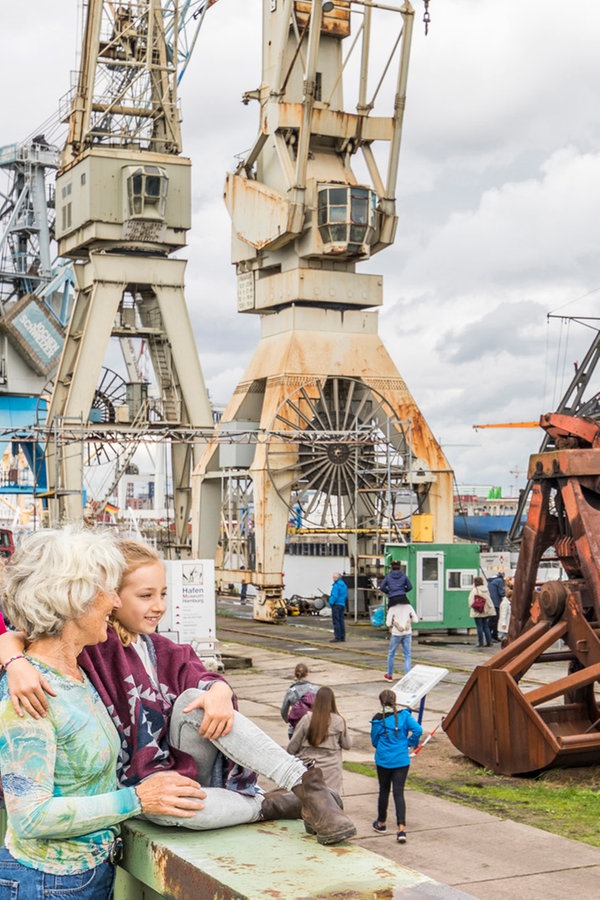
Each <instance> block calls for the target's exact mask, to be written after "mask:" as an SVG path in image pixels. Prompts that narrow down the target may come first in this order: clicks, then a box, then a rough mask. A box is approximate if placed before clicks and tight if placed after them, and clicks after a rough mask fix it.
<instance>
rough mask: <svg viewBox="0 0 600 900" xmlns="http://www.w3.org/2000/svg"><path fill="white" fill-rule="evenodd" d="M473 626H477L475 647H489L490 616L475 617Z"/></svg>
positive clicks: (490, 640) (490, 634) (490, 639)
mask: <svg viewBox="0 0 600 900" xmlns="http://www.w3.org/2000/svg"><path fill="white" fill-rule="evenodd" d="M475 624H476V626H477V646H478V647H483V645H484V644H485V645H486V647H489V646H490V644H491V643H492V633H491V631H490V616H475ZM484 639H485V640H484Z"/></svg>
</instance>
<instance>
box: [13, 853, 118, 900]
mask: <svg viewBox="0 0 600 900" xmlns="http://www.w3.org/2000/svg"><path fill="white" fill-rule="evenodd" d="M114 879H115V867H114V866H113V865H112V863H109V862H104V863H101V864H100V865H99V866H96V867H95V868H94V869H86V871H85V872H79V873H78V874H77V875H49V874H48V872H42V871H41V870H40V869H30V868H29V867H28V866H23V865H21V863H20V862H18V861H17V860H16V859H15V858H14V856H11V855H10V853H9V852H8V850H7V849H6V847H2V848H0V900H50V898H52V900H110V898H111V897H112V895H113V882H114Z"/></svg>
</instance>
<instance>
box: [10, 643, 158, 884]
mask: <svg viewBox="0 0 600 900" xmlns="http://www.w3.org/2000/svg"><path fill="white" fill-rule="evenodd" d="M28 658H29V661H30V662H31V663H32V664H33V665H34V666H36V668H38V669H39V670H40V671H41V672H42V673H43V675H44V677H45V678H46V679H47V680H48V681H49V682H50V684H51V685H52V687H53V688H54V689H55V690H56V692H57V696H56V697H49V698H48V701H49V709H48V713H47V715H46V718H44V719H32V718H30V717H29V716H24V717H23V718H21V717H19V716H18V715H17V714H16V712H15V710H14V707H13V705H12V702H11V700H10V696H9V692H8V683H7V678H6V675H5V676H4V677H3V678H2V681H1V682H0V772H1V773H2V786H3V788H4V797H5V801H6V810H7V818H8V824H7V829H6V838H5V845H6V847H7V849H8V850H9V852H10V853H11V854H12V855H13V856H14V857H15V859H17V860H18V861H19V862H20V863H22V864H23V865H24V866H28V867H29V868H32V869H41V870H42V871H44V872H49V873H51V874H56V875H67V874H74V873H77V872H84V871H85V870H86V869H91V868H94V867H95V866H97V865H99V864H100V863H102V862H104V861H105V860H106V859H107V857H108V851H109V847H110V845H111V843H112V841H113V840H114V838H115V836H116V835H117V834H118V832H119V828H118V827H117V826H118V823H119V822H122V821H123V820H124V819H127V818H129V817H130V816H132V815H137V814H139V813H140V812H141V806H140V802H139V799H138V796H137V794H136V792H135V790H134V788H124V789H123V790H118V789H117V777H116V766H117V756H118V753H119V738H118V735H117V731H116V729H115V726H114V725H113V723H112V721H111V719H110V717H109V715H108V713H107V711H106V708H105V706H104V704H103V703H102V701H101V700H100V698H99V696H98V694H97V693H96V690H95V689H94V687H92V685H91V683H90V682H89V681H88V679H87V676H84V680H83V681H82V682H79V681H77V680H76V679H74V678H69V677H67V676H65V675H62V674H61V673H60V672H57V671H56V670H55V669H52V668H50V667H49V666H47V665H45V664H44V663H41V662H40V661H39V660H36V659H34V658H32V657H28Z"/></svg>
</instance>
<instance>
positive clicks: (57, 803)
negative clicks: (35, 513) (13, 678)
mask: <svg viewBox="0 0 600 900" xmlns="http://www.w3.org/2000/svg"><path fill="white" fill-rule="evenodd" d="M124 566H125V563H124V559H123V556H122V554H121V553H120V551H119V549H118V546H117V544H116V542H115V540H114V539H113V538H112V536H111V535H109V534H108V533H98V532H91V531H74V530H69V529H65V530H62V531H59V530H56V531H39V532H37V533H34V534H32V535H30V536H29V537H27V538H26V539H25V541H24V542H23V544H22V546H21V547H20V548H19V549H18V550H17V552H16V553H15V554H14V556H13V558H12V560H11V561H10V563H9V564H8V565H7V566H6V568H5V569H4V572H3V573H2V579H3V585H2V598H1V604H0V605H2V607H3V609H5V610H6V613H7V615H8V616H9V618H10V621H11V622H12V624H13V625H14V626H15V627H16V628H18V629H20V630H21V631H22V632H23V634H24V636H25V638H26V640H27V643H28V649H27V654H26V655H25V654H20V653H19V654H17V655H15V656H13V657H12V658H11V659H9V660H7V661H6V662H5V669H8V668H9V667H10V666H15V667H16V666H19V665H21V664H22V661H23V660H28V661H29V662H30V663H31V664H32V665H34V666H35V667H36V668H37V669H38V670H39V672H40V674H41V675H42V676H43V677H44V679H45V680H46V681H47V682H48V684H49V685H50V686H51V687H52V688H53V689H54V690H55V693H56V696H54V697H51V698H50V700H49V708H48V714H47V715H46V716H45V717H42V718H38V719H32V718H30V717H23V715H22V713H19V712H17V710H16V709H15V707H14V706H13V704H12V702H11V699H10V696H9V692H8V687H7V679H6V676H4V677H3V678H2V681H1V682H0V771H1V772H2V784H3V788H4V796H5V802H6V809H7V819H8V822H7V829H6V838H5V844H4V846H3V847H2V848H1V849H0V881H1V883H2V884H3V885H4V887H5V889H6V888H8V889H9V891H10V889H11V888H12V890H14V891H15V892H16V891H17V890H18V891H19V895H20V894H21V893H22V894H23V896H27V897H34V896H36V897H37V896H41V895H42V893H44V895H45V892H46V891H48V892H50V893H56V895H57V896H58V894H60V895H61V896H62V895H63V893H64V892H66V893H69V896H72V897H73V898H77V900H86V898H96V900H101V898H109V897H110V896H111V895H112V887H113V880H114V863H115V862H116V861H117V859H118V857H119V853H120V849H121V845H120V838H119V837H118V834H119V827H118V826H119V823H120V822H122V821H124V820H125V819H127V818H129V817H130V816H136V815H139V814H140V813H141V812H144V813H151V814H162V813H168V814H169V815H173V816H178V817H181V818H185V817H190V816H193V815H194V813H195V812H196V811H197V810H198V809H199V808H201V806H202V799H203V797H204V792H203V791H202V789H201V788H200V786H199V785H198V783H197V782H196V781H194V780H192V779H190V778H186V777H185V776H182V775H178V774H177V773H175V772H164V773H160V774H156V775H152V776H150V777H149V778H147V779H146V780H145V781H144V782H142V783H140V784H139V785H137V786H136V787H129V788H123V789H119V788H118V787H117V780H116V762H117V756H118V752H119V744H120V742H119V738H118V735H117V731H116V729H115V726H114V725H113V723H112V721H111V719H110V717H109V715H108V713H107V711H106V708H105V707H104V705H103V703H102V702H101V700H100V698H99V696H98V694H97V693H96V691H95V689H94V688H93V687H92V685H91V683H90V681H89V680H88V678H87V676H86V675H85V674H84V672H83V670H82V669H81V668H80V667H79V665H78V664H77V657H78V655H79V653H80V652H81V651H82V649H83V648H84V647H86V646H91V645H94V644H97V643H99V642H102V641H105V640H106V638H107V627H108V618H109V616H110V614H111V613H112V611H113V610H114V609H115V608H118V607H119V606H120V605H121V602H120V600H119V597H118V595H117V594H116V588H117V585H118V584H119V581H120V579H121V576H122V573H123V570H124ZM11 896H12V894H11ZM15 896H16V893H15Z"/></svg>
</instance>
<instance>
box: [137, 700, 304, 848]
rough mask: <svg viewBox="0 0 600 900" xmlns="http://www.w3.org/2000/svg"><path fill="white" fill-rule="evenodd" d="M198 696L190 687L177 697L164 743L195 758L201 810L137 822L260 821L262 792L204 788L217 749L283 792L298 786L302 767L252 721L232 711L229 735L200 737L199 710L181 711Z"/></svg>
mask: <svg viewBox="0 0 600 900" xmlns="http://www.w3.org/2000/svg"><path fill="white" fill-rule="evenodd" d="M202 693H203V691H201V690H199V689H195V688H190V689H189V690H187V691H184V692H183V693H182V694H180V695H179V697H178V698H177V700H176V701H175V703H174V704H173V709H172V711H171V723H170V726H169V743H170V745H171V747H174V748H176V749H178V750H183V751H184V752H185V753H189V755H190V756H192V757H193V758H194V761H195V763H196V766H197V768H198V781H199V783H200V784H201V785H202V788H203V789H204V791H205V792H206V799H205V800H203V803H204V808H203V809H200V810H198V812H197V813H196V814H195V816H194V818H193V819H192V818H190V819H180V818H177V817H175V816H148V815H144V816H143V817H142V818H144V819H147V820H148V821H149V822H155V823H156V824H157V825H169V826H171V825H179V826H182V827H184V828H193V829H196V830H197V831H207V830H210V829H213V828H228V827H229V826H231V825H242V824H245V823H247V822H256V820H257V819H259V818H260V810H261V807H262V802H263V795H262V794H255V795H254V796H249V795H248V794H240V793H238V792H237V791H229V790H227V789H226V788H222V787H209V786H208V785H210V784H211V781H212V775H213V771H214V768H215V762H216V759H217V754H218V753H219V751H220V752H221V753H222V754H223V755H224V756H226V757H227V759H231V760H232V761H233V762H236V763H238V764H239V765H240V766H244V768H247V769H252V770H253V771H255V772H257V773H258V774H259V775H264V776H265V777H266V778H269V779H270V780H271V781H274V782H275V784H276V785H277V786H278V787H280V788H284V789H285V790H290V789H291V788H293V787H294V786H295V785H297V784H298V783H299V782H300V780H301V778H302V775H303V774H304V772H305V771H306V766H305V765H304V763H302V762H300V760H299V759H296V757H295V756H290V754H289V753H287V752H286V751H285V750H284V749H283V748H282V747H280V746H279V744H276V743H275V741H273V740H272V739H271V738H270V737H269V736H268V735H267V734H265V733H264V731H261V729H260V728H259V727H258V726H257V725H255V724H254V722H251V721H250V719H247V718H246V716H243V715H242V714H241V713H239V712H237V711H236V712H235V713H234V717H233V726H232V728H231V731H230V732H229V734H226V735H223V736H222V737H219V738H215V740H208V739H207V738H204V737H202V735H201V734H200V733H199V731H198V729H199V728H200V725H201V724H202V720H203V718H204V710H202V709H193V710H192V711H191V712H189V713H184V712H183V710H184V709H185V707H186V706H188V705H189V704H190V703H191V702H192V700H195V699H196V697H198V696H200V695H201V694H202Z"/></svg>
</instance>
